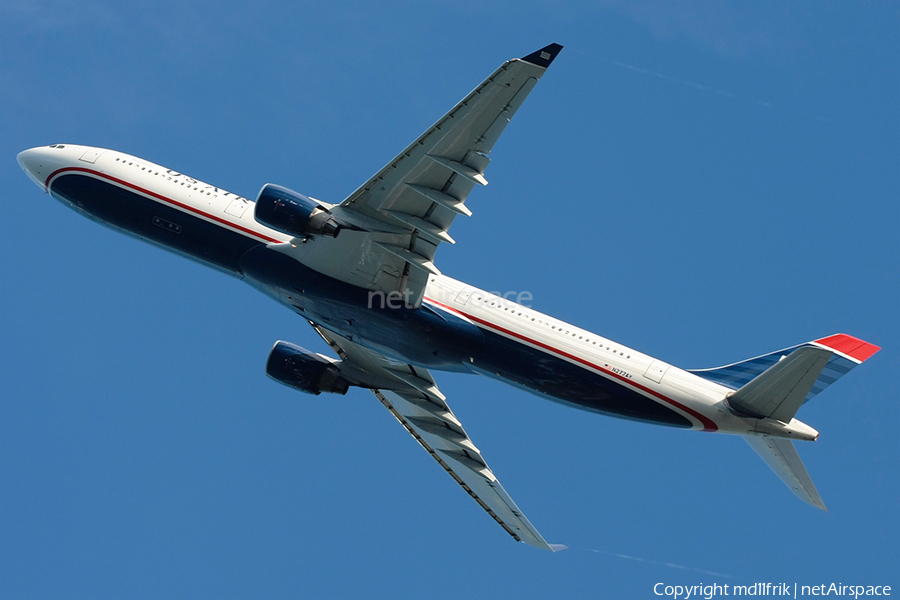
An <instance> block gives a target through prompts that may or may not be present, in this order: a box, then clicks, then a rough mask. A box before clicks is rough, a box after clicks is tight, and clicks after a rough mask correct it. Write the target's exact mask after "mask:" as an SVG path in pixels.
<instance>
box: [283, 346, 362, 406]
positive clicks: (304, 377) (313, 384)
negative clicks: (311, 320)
mask: <svg viewBox="0 0 900 600" xmlns="http://www.w3.org/2000/svg"><path fill="white" fill-rule="evenodd" d="M266 375H268V376H269V377H271V378H272V379H274V380H275V381H277V382H278V383H283V384H284V385H286V386H288V387H292V388H294V389H295V390H300V391H301V392H306V393H308V394H316V395H319V394H320V393H322V392H328V393H330V394H346V393H347V389H348V388H349V387H350V383H349V382H348V381H347V380H346V379H344V378H343V377H341V370H340V368H338V367H337V366H336V365H335V363H332V362H330V361H328V360H327V359H326V358H323V357H321V356H319V355H318V354H315V353H313V352H310V351H309V350H307V349H305V348H301V347H300V346H295V345H294V344H289V343H287V342H276V343H275V346H274V347H273V348H272V351H271V352H269V359H268V360H267V361H266Z"/></svg>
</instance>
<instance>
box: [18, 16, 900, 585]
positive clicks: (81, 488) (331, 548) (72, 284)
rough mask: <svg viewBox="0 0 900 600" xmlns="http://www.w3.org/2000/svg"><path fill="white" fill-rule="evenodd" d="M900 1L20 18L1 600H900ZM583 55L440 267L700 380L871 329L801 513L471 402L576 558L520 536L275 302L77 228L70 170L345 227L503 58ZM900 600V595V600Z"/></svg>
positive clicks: (817, 406)
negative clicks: (284, 375)
mask: <svg viewBox="0 0 900 600" xmlns="http://www.w3.org/2000/svg"><path fill="white" fill-rule="evenodd" d="M897 23H898V14H897V5H896V4H892V3H865V4H863V3H827V4H826V3H822V4H810V3H804V4H797V3H769V2H760V3H752V4H751V3H726V2H721V3H702V4H692V3H657V2H635V3H625V2H612V1H607V2H568V3H559V5H552V4H551V3H537V2H524V3H523V2H490V3H489V2H475V1H472V2H431V3H428V2H381V3H378V4H369V3H363V2H334V3H328V4H327V6H324V5H323V6H319V5H305V4H304V3H286V2H276V1H273V2H255V3H213V2H206V3H188V4H187V5H185V4H184V3H181V2H177V3H175V2H171V3H170V2H156V3H145V2H141V3H137V2H115V3H112V2H110V3H104V2H93V1H87V2H80V3H68V2H54V1H40V0H35V1H21V2H20V1H16V0H12V1H10V2H4V3H3V5H2V6H0V53H2V54H0V56H2V57H3V59H2V61H0V81H2V82H3V85H2V89H0V132H2V136H0V149H2V153H0V156H2V157H3V160H2V161H0V181H2V183H3V187H4V189H5V190H6V191H5V194H4V195H5V203H4V207H5V213H4V218H3V219H2V220H0V244H2V249H3V255H4V257H5V259H4V260H3V262H2V265H3V267H2V268H3V281H4V283H3V286H2V288H0V289H2V291H0V308H2V311H0V334H2V339H3V341H4V343H3V346H2V349H0V353H2V361H0V375H2V382H3V384H2V393H0V596H2V597H4V598H125V597H127V598H295V597H296V598H311V597H316V598H345V597H374V596H380V597H387V596H390V597H393V598H407V597H409V598H412V597H415V598H420V597H423V596H427V597H430V598H459V597H461V596H462V597H485V596H495V597H519V598H538V597H541V598H546V597H573V598H582V597H584V598H597V597H610V598H613V597H614V598H651V597H656V596H654V595H653V591H652V588H653V585H654V584H655V583H657V582H664V583H671V584H675V583H678V584H688V585H693V584H700V583H721V584H726V583H727V584H729V585H734V584H749V583H753V582H756V581H771V582H791V583H793V582H797V583H799V584H801V585H816V584H819V583H830V582H832V581H834V582H843V583H853V584H864V585H893V586H898V585H900V581H898V578H897V573H900V544H898V541H897V540H898V539H900V519H898V516H897V506H898V501H900V478H898V469H900V461H898V456H900V447H898V446H900V444H898V441H897V436H896V433H895V428H896V423H897V422H898V421H900V409H898V402H897V400H898V383H897V382H898V376H900V368H898V357H900V355H898V350H897V348H898V342H900V328H898V319H897V302H898V299H900V293H898V292H900V264H898V263H900V261H898V239H900V236H898V233H897V232H898V230H900V229H898V227H900V176H898V171H900V170H898V165H900V122H898V120H900V117H898V112H900V111H898V106H900V88H898V81H900V68H898V67H900V47H898V46H900V43H898V25H897ZM550 42H558V43H561V44H563V45H564V46H565V49H564V50H563V52H562V53H561V54H560V56H559V58H558V59H557V60H556V62H555V63H554V64H553V66H552V68H551V69H550V70H549V71H548V73H547V74H546V75H545V77H544V78H543V79H542V80H541V82H540V84H539V85H538V86H537V87H536V88H535V90H534V91H533V92H532V94H531V96H530V97H529V99H528V101H527V102H526V103H525V105H524V106H523V108H522V109H521V110H520V111H519V113H518V114H517V115H516V117H515V119H514V120H513V122H512V124H511V125H510V127H508V128H507V130H506V132H505V133H504V136H503V137H502V138H501V140H500V142H499V143H498V144H497V145H496V146H495V148H494V150H493V152H492V159H493V162H492V164H491V166H490V168H489V169H488V171H487V177H488V179H489V180H490V182H491V183H490V185H489V186H488V187H487V188H484V189H479V190H476V191H475V192H474V193H473V194H472V195H471V196H470V198H469V206H470V207H471V208H472V210H473V211H474V213H475V215H474V217H473V218H471V219H462V218H460V219H457V221H456V222H455V223H454V227H453V232H452V235H453V237H454V238H455V239H456V240H457V244H456V245H455V246H452V247H442V248H441V249H440V250H439V252H438V255H437V257H436V260H437V264H438V266H439V267H440V268H441V270H442V271H443V272H444V273H446V274H448V275H450V276H453V277H455V278H457V279H462V280H464V281H467V282H470V283H472V284H474V285H477V286H479V287H482V288H486V289H490V290H498V291H509V290H515V291H529V292H530V293H531V294H532V295H533V297H534V301H533V302H532V305H533V306H534V307H535V308H537V309H538V310H541V311H543V312H547V313H549V314H552V315H554V316H556V317H559V318H563V319H565V320H568V321H570V322H573V323H576V324H578V325H580V326H583V327H585V328H587V329H589V330H592V331H595V332H597V333H599V334H601V335H604V336H607V337H610V338H612V339H614V340H617V341H620V342H622V343H624V344H627V345H628V346H630V347H632V348H636V349H639V350H641V351H644V352H647V353H649V354H652V355H655V356H658V357H660V358H662V359H663V360H666V361H667V362H670V363H673V364H677V365H679V366H682V367H687V368H699V367H709V366H716V365H720V364H724V363H728V362H733V361H736V360H740V359H743V358H747V357H750V356H754V355H757V354H762V353H765V352H768V351H771V350H775V349H778V348H782V347H785V346H790V345H793V344H796V343H800V342H803V341H807V340H811V339H816V338H819V337H823V336H825V335H829V334H832V333H837V332H846V333H849V334H852V335H855V336H858V337H861V338H863V339H865V340H868V341H871V342H872V343H875V344H878V345H880V346H882V347H883V348H884V349H883V350H882V351H881V352H880V353H879V354H877V355H876V356H875V357H874V358H873V359H871V361H870V362H867V363H866V364H864V365H863V366H861V367H859V368H857V369H856V370H854V371H853V372H852V373H850V374H849V375H848V376H846V377H845V378H844V379H842V380H841V381H840V382H838V383H837V384H836V385H835V386H833V387H831V388H830V389H828V390H827V391H826V392H825V393H823V394H821V395H819V396H818V397H817V398H816V399H815V401H814V402H812V403H810V404H809V405H807V406H805V407H804V408H803V409H802V410H801V412H800V413H799V415H798V417H799V418H801V419H802V420H804V421H805V422H807V423H809V424H810V425H812V426H813V427H815V428H816V429H818V430H819V431H820V432H821V437H820V439H819V441H818V442H816V443H814V444H802V445H801V446H800V448H799V452H800V454H801V456H802V458H803V460H804V462H805V464H806V466H807V468H808V469H809V471H810V473H811V475H812V477H813V480H814V481H815V482H816V484H817V486H818V488H819V491H820V493H821V494H822V497H823V498H824V500H825V502H826V504H827V505H828V507H829V512H828V513H822V512H820V511H817V510H815V509H813V508H811V507H809V506H807V505H805V504H803V503H802V502H800V501H799V500H797V499H796V498H795V497H794V496H793V495H792V494H791V493H790V492H789V491H788V490H787V489H786V488H785V487H784V486H783V484H782V483H781V482H780V481H779V480H778V479H777V478H776V476H775V475H774V474H772V473H771V472H770V471H769V470H768V468H767V467H766V466H765V464H764V463H763V462H762V461H761V460H759V459H758V457H757V456H756V455H755V454H754V453H753V452H752V451H751V450H750V448H749V447H748V446H747V445H746V444H745V443H744V442H743V441H742V440H740V439H736V438H732V437H728V436H716V435H707V434H698V433H688V432H684V431H678V430H670V429H666V428H661V427H653V426H649V425H642V424H638V423H631V422H626V421H621V420H616V419H611V418H606V417H601V416H597V415H593V414H589V413H585V412H580V411H576V410H573V409H569V408H565V407H562V406H559V405H556V404H554V403H550V402H547V401H545V400H542V399H540V398H537V397H534V396H530V395H528V394H526V393H525V392H522V391H520V390H516V389H513V388H510V387H506V386H503V385H501V384H499V383H496V382H492V381H489V380H486V379H484V378H480V377H476V376H462V375H454V374H437V378H438V382H439V384H440V386H441V388H442V390H443V391H444V393H445V394H446V395H447V396H448V398H449V400H450V403H451V406H453V408H454V410H455V412H456V413H457V415H458V416H459V417H460V419H461V420H462V421H463V422H464V423H465V425H466V428H467V430H468V432H469V434H470V435H471V436H472V438H473V439H474V440H475V441H476V443H477V444H478V445H479V447H480V448H481V450H482V451H483V453H484V455H485V457H486V459H487V460H488V462H489V463H490V464H491V466H492V468H493V470H494V471H495V472H496V473H497V474H498V476H499V477H500V479H501V481H502V482H503V483H504V485H505V486H506V488H507V490H508V491H509V492H510V494H511V495H512V497H513V498H514V499H515V500H516V501H517V503H518V504H519V506H520V507H521V508H522V509H523V510H524V511H525V513H526V514H527V515H528V517H529V518H530V519H531V521H532V522H533V523H534V524H535V525H536V526H537V527H538V529H539V530H540V531H541V532H542V533H543V534H544V535H545V537H547V539H548V540H550V541H552V542H559V543H565V544H568V545H569V546H571V550H569V551H567V552H563V553H560V554H555V555H551V554H550V553H546V552H540V551H537V550H534V549H532V548H529V547H527V546H525V545H522V544H515V543H514V542H513V541H512V540H511V539H510V538H509V537H508V536H507V535H506V534H505V533H504V532H503V531H502V530H501V529H500V528H499V527H497V526H496V524H494V523H493V521H492V520H491V519H490V518H489V517H488V516H486V515H485V514H484V513H483V512H482V511H481V509H480V508H479V507H478V506H477V505H475V503H474V502H472V501H471V500H470V499H469V498H468V497H467V496H466V495H465V494H464V493H463V492H461V491H460V490H459V489H458V488H457V487H456V485H455V484H454V483H453V482H452V481H451V480H450V478H448V477H447V476H446V474H444V473H443V472H442V471H441V469H440V468H439V467H438V466H437V465H435V464H434V463H433V461H432V460H431V459H430V458H429V457H428V456H427V455H426V454H425V453H424V452H422V450H421V449H420V448H419V447H418V446H417V445H416V444H415V442H414V441H413V440H412V439H411V438H410V437H409V436H408V435H407V434H406V433H405V432H404V431H403V430H402V428H401V427H400V426H399V425H398V424H397V423H396V422H395V421H394V420H393V418H392V417H391V416H390V415H389V414H388V413H387V412H386V411H385V410H384V409H383V407H382V406H380V405H379V404H378V402H377V401H375V399H374V398H373V397H372V396H371V395H370V394H367V393H365V392H363V391H361V390H356V391H352V392H351V393H350V394H348V395H347V396H344V397H329V396H326V395H322V396H318V397H312V396H305V395H301V394H298V393H295V392H292V391H291V390H289V389H287V388H284V387H281V386H279V385H277V384H275V383H274V382H272V381H270V380H269V379H267V378H266V377H265V376H264V374H263V365H264V361H265V356H266V353H267V352H268V350H269V348H270V347H271V344H272V343H273V342H274V341H275V340H276V339H287V340H291V341H292V342H295V343H298V344H301V345H304V346H307V347H309V348H311V349H314V350H316V351H319V352H325V351H326V350H327V348H325V346H324V344H323V343H322V342H321V340H319V339H318V337H317V336H316V335H315V333H314V332H313V331H312V330H311V329H310V328H309V327H308V326H307V325H305V324H304V323H303V322H302V321H300V320H299V319H298V318H297V317H296V316H295V315H293V314H291V313H290V312H288V311H286V310H284V309H281V308H279V307H278V306H277V305H275V304H274V303H272V302H271V301H270V300H268V299H266V298H265V297H263V296H261V295H259V294H258V293H256V292H254V291H253V290H252V289H251V288H249V287H248V286H245V285H243V284H242V283H241V282H239V281H237V280H234V279H231V278H228V277H225V276H223V275H221V274H219V273H216V272H213V271H211V270H207V269H204V268H203V267H201V266H199V265H197V264H194V263H192V262H189V261H186V260H184V259H182V258H179V257H177V256H174V255H170V254H168V253H165V252H162V251H160V250H159V249H157V248H154V247H151V246H149V245H145V244H141V243H139V242H137V241H134V240H132V239H130V238H127V237H125V236H122V235H120V234H117V233H114V232H112V231H108V230H106V229H103V228H101V227H98V226H97V225H96V224H94V223H91V222H89V221H87V220H85V219H82V218H80V217H78V215H76V214H75V213H74V212H71V211H68V210H66V209H65V208H63V207H62V206H61V205H60V204H58V203H56V202H54V201H52V200H51V199H50V198H49V197H47V196H45V195H43V194H41V192H40V191H39V190H38V189H37V188H36V187H35V186H34V185H33V184H32V183H31V182H30V181H29V180H28V178H27V177H25V175H24V174H23V173H22V172H21V171H20V170H19V168H18V165H17V164H16V162H15V155H16V153H17V152H19V151H20V150H23V149H25V148H29V147H32V146H37V145H44V144H51V143H79V144H87V145H96V146H103V147H109V148H115V149H118V150H122V151H126V152H129V153H131V154H135V155H138V156H141V157H144V158H147V159H149V160H152V161H154V162H157V163H160V164H163V165H166V166H169V167H171V168H174V169H177V170H179V171H181V172H183V173H187V174H190V175H192V176H194V177H197V178H199V179H201V180H204V181H208V182H210V183H214V184H216V185H218V186H220V187H223V188H225V189H228V190H230V191H233V192H236V193H240V194H243V195H245V196H248V197H251V198H252V197H254V196H255V194H256V192H257V191H258V190H259V188H260V187H261V186H262V184H263V183H266V182H275V183H278V184H281V185H285V186H287V187H291V188H294V189H296V190H298V191H300V192H302V193H305V194H308V195H312V196H315V197H318V198H322V199H324V200H328V201H331V202H339V201H340V200H342V199H343V198H344V197H345V196H346V195H348V194H349V193H350V192H352V191H353V190H354V189H356V187H357V186H358V185H359V184H360V183H361V182H363V181H365V180H366V179H367V178H368V177H369V176H370V175H371V174H372V173H374V172H375V171H376V170H378V169H379V168H380V167H381V166H382V165H383V164H385V163H386V162H387V161H388V160H390V159H391V158H393V156H395V154H396V153H397V152H399V151H400V150H401V149H403V148H404V147H405V146H406V145H407V144H408V143H409V142H410V141H411V140H413V139H414V138H415V137H416V136H417V135H418V134H419V133H421V132H422V131H424V130H425V129H426V128H427V127H428V126H429V125H431V123H433V122H434V121H435V120H436V119H437V118H438V117H440V116H441V115H442V114H443V113H444V112H445V111H446V110H447V109H449V108H450V107H451V106H452V105H453V104H454V103H455V102H456V101H457V100H459V99H460V98H461V97H463V96H464V95H465V94H466V93H468V92H469V91H470V90H471V89H472V88H473V87H475V85H477V84H478V83H479V82H480V81H481V80H482V79H483V78H484V77H485V76H487V75H488V74H489V73H490V72H491V71H492V70H493V69H495V68H496V67H497V66H498V65H499V64H500V63H501V62H502V61H504V60H506V59H509V58H513V57H517V56H524V55H525V54H528V53H530V52H532V51H533V50H535V49H537V48H539V47H541V46H544V45H545V44H548V43H550ZM895 589H896V588H895Z"/></svg>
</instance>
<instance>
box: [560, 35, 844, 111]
mask: <svg viewBox="0 0 900 600" xmlns="http://www.w3.org/2000/svg"><path fill="white" fill-rule="evenodd" d="M572 50H574V51H575V52H578V53H579V54H584V55H585V56H588V57H590V58H593V59H596V60H601V61H603V62H605V63H609V64H611V65H615V66H617V67H620V68H622V69H628V70H629V71H634V72H635V73H640V74H642V75H646V76H648V77H656V78H657V79H663V80H665V81H671V82H672V83H677V84H679V85H684V86H687V87H692V88H694V89H696V90H701V91H704V92H709V93H711V94H716V95H717V96H724V97H726V98H736V99H738V100H746V101H747V102H751V103H753V104H755V105H757V106H761V107H763V108H770V109H774V108H776V106H775V105H774V104H772V103H771V102H765V101H763V100H753V99H752V98H742V97H741V96H739V95H738V94H735V93H734V92H729V91H727V90H720V89H718V88H714V87H710V86H708V85H703V84H701V83H694V82H693V81H688V80H686V79H679V78H678V77H672V76H671V75H666V74H665V73H659V72H657V71H651V70H649V69H644V68H641V67H638V66H636V65H629V64H628V63H623V62H619V61H617V60H612V59H610V58H603V57H602V56H596V55H593V54H590V53H588V52H584V51H583V50H578V49H576V48H573V49H572ZM798 114H799V115H800V116H802V117H804V118H807V119H813V120H815V121H820V122H822V123H831V122H832V120H831V119H829V118H828V117H822V116H819V115H811V114H808V113H804V112H800V113H798Z"/></svg>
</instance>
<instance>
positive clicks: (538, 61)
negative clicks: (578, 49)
mask: <svg viewBox="0 0 900 600" xmlns="http://www.w3.org/2000/svg"><path fill="white" fill-rule="evenodd" d="M562 48H563V47H562V46H560V45H559V44H550V45H549V46H544V47H543V48H541V49H540V50H538V51H537V52H532V53H531V54H529V55H528V56H526V57H524V58H522V59H521V60H524V61H525V62H530V63H531V64H533V65H537V66H539V67H544V68H545V69H546V68H547V67H549V66H550V63H552V62H553V59H554V58H556V55H557V54H559V51H560V50H562Z"/></svg>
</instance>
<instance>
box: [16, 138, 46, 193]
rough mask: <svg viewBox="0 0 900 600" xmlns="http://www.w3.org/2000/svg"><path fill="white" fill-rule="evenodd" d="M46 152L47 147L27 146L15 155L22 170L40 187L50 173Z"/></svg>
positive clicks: (42, 186)
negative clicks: (26, 148) (27, 147)
mask: <svg viewBox="0 0 900 600" xmlns="http://www.w3.org/2000/svg"><path fill="white" fill-rule="evenodd" d="M47 154H48V153H47V148H44V147H39V148H29V149H28V150H24V151H22V152H19V154H18V156H16V160H17V161H18V162H19V166H20V167H22V170H23V171H25V174H26V175H28V177H29V178H30V179H31V180H32V181H33V182H34V183H36V184H37V186H38V187H40V188H42V189H43V188H44V185H45V183H46V181H47V177H48V176H49V175H50V173H51V171H50V167H51V165H50V161H49V160H48V158H49V157H48V156H47Z"/></svg>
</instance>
